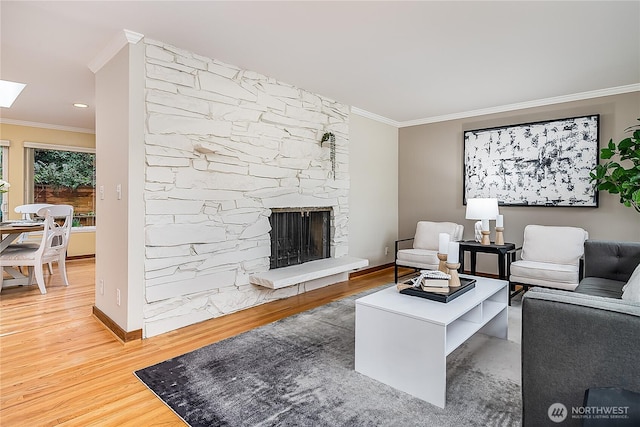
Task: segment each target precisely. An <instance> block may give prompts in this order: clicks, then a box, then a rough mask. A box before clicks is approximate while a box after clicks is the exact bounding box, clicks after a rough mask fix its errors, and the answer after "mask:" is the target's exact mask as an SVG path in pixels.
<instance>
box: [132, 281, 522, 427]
mask: <svg viewBox="0 0 640 427" xmlns="http://www.w3.org/2000/svg"><path fill="white" fill-rule="evenodd" d="M387 286H388V285H387ZM373 291H375V290H372V291H368V292H366V293H369V292H373ZM366 293H362V294H359V295H356V296H353V297H348V298H345V299H343V300H340V301H336V302H333V303H330V304H327V305H324V306H321V307H318V308H315V309H313V310H309V311H306V312H303V313H300V314H297V315H294V316H291V317H288V318H285V319H282V320H279V321H277V322H275V323H272V324H269V325H266V326H263V327H260V328H257V329H254V330H251V331H249V332H246V333H243V334H240V335H237V336H235V337H232V338H228V339H226V340H224V341H221V342H218V343H215V344H212V345H209V346H206V347H203V348H201V349H198V350H196V351H193V352H191V353H187V354H185V355H182V356H179V357H176V358H173V359H169V360H167V361H164V362H162V363H159V364H157V365H154V366H150V367H148V368H145V369H142V370H139V371H136V372H135V374H136V376H137V377H138V378H139V379H140V380H141V381H142V382H143V383H144V384H145V385H146V386H147V387H149V389H151V390H152V391H153V392H154V393H155V394H156V395H157V396H158V397H159V398H160V399H161V400H162V401H163V402H164V403H165V404H167V405H168V406H169V407H170V408H171V409H172V410H173V411H174V412H175V413H176V414H178V415H179V416H180V417H181V418H182V419H183V420H184V421H185V422H186V423H187V424H189V425H191V426H194V427H195V426H232V427H235V426H517V425H520V417H521V408H522V406H521V398H520V344H519V333H520V331H519V327H520V321H519V307H518V306H515V307H514V306H512V307H510V308H509V317H510V320H509V321H510V325H509V328H510V336H509V340H501V339H497V338H493V337H488V336H486V335H482V334H477V335H475V336H474V337H472V338H471V339H470V340H469V341H467V342H466V343H465V344H463V345H462V346H461V347H460V348H458V349H457V350H456V351H454V352H453V353H452V354H450V355H449V356H448V357H447V404H446V408H445V409H440V408H438V407H436V406H434V405H431V404H429V403H427V402H424V401H422V400H420V399H417V398H414V397H412V396H410V395H408V394H406V393H404V392H401V391H398V390H395V389H393V388H391V387H389V386H386V385H384V384H382V383H379V382H377V381H375V380H373V379H371V378H368V377H366V376H364V375H362V374H359V373H357V372H356V371H355V370H354V342H355V338H354V325H355V304H354V301H355V299H357V298H359V297H361V296H363V295H365V294H366ZM512 335H513V336H512ZM404 363H412V364H415V367H416V369H420V364H419V361H416V360H412V358H411V355H410V354H408V355H407V358H406V361H405V362H404Z"/></svg>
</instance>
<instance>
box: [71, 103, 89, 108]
mask: <svg viewBox="0 0 640 427" xmlns="http://www.w3.org/2000/svg"><path fill="white" fill-rule="evenodd" d="M73 106H74V107H78V108H88V107H89V106H88V105H87V104H81V103H80V102H76V103H75V104H73Z"/></svg>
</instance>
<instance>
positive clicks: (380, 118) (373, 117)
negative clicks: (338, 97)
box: [351, 107, 400, 127]
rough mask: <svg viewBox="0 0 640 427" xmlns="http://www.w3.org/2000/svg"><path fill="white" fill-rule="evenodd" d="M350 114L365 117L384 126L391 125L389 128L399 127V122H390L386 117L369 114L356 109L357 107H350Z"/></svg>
mask: <svg viewBox="0 0 640 427" xmlns="http://www.w3.org/2000/svg"><path fill="white" fill-rule="evenodd" d="M351 112H352V113H353V114H357V115H358V116H361V117H366V118H368V119H371V120H375V121H377V122H380V123H384V124H387V125H391V126H394V127H400V122H396V121H395V120H391V119H388V118H386V117H383V116H379V115H377V114H374V113H371V112H369V111H366V110H363V109H361V108H358V107H351Z"/></svg>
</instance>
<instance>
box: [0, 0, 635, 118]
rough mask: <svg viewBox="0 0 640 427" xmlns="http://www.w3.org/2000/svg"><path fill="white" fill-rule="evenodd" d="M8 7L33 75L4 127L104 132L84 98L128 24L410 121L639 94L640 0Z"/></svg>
mask: <svg viewBox="0 0 640 427" xmlns="http://www.w3.org/2000/svg"><path fill="white" fill-rule="evenodd" d="M0 15H1V16H0V17H1V33H0V36H1V39H0V41H1V48H2V51H1V63H0V78H2V79H4V80H13V81H18V82H22V83H27V87H26V88H25V90H24V91H23V93H22V94H21V95H20V97H19V98H18V99H17V101H16V102H15V103H14V105H13V107H11V108H10V109H6V108H2V109H0V114H1V117H2V120H3V121H5V122H12V121H13V122H15V121H24V122H35V123H43V124H52V125H58V126H66V127H73V128H82V129H94V113H95V112H94V110H93V108H92V107H90V108H88V109H85V110H80V109H76V108H74V107H72V106H71V104H72V103H74V102H84V103H88V104H89V105H93V104H94V96H95V95H94V77H93V73H92V72H91V71H90V70H89V68H88V64H89V63H90V62H91V61H92V60H94V59H95V58H96V57H97V56H99V54H100V53H101V52H103V51H104V49H105V47H107V46H108V45H109V43H110V42H111V41H112V40H113V39H114V38H116V37H117V36H118V35H119V34H122V30H123V29H127V30H131V31H135V32H138V33H142V34H144V35H145V36H146V37H149V38H153V39H155V40H159V41H162V42H165V43H169V44H172V45H174V46H177V47H179V48H183V49H186V50H189V51H192V52H195V53H197V54H200V55H203V56H206V57H209V58H215V59H219V60H221V61H223V62H226V63H229V64H233V65H236V66H239V67H241V68H244V69H247V70H253V71H257V72H259V73H262V74H265V75H267V76H271V77H274V78H276V79H278V80H281V81H283V82H287V83H290V84H293V85H296V86H299V87H301V88H304V89H307V90H310V91H312V92H316V93H320V94H323V95H325V96H328V97H331V98H334V99H336V100H338V101H340V102H343V103H346V104H348V105H351V106H354V107H357V108H358V109H360V110H364V113H366V112H369V113H372V114H373V115H378V116H381V117H382V118H385V119H387V121H388V122H390V123H393V124H396V125H399V126H402V125H407V124H412V123H416V122H420V121H430V120H431V121H433V120H438V119H442V118H448V117H455V116H456V115H461V114H468V112H472V111H477V110H482V111H492V109H499V108H503V109H504V108H505V107H504V106H509V105H513V104H518V105H520V104H523V103H525V104H526V103H531V102H533V101H535V102H538V101H540V100H547V99H549V98H555V99H564V98H558V97H565V98H566V97H569V98H571V97H580V96H589V95H590V94H592V92H594V91H595V92H594V93H596V94H597V93H615V92H625V91H634V90H639V89H640V1H627V2H612V1H602V2H594V1H570V2H540V1H535V2H505V1H499V2H485V1H472V2H458V1H453V2H451V1H450V2H399V1H387V2H337V1H331V2H308V1H299V2H268V1H260V2H247V1H235V2H221V1H220V2H213V1H138V2H131V1H110V2H98V1H72V2H63V1H44V2H38V1H35V2H34V1H7V0H2V1H1V3H0ZM585 93H586V94H585ZM638 93H639V94H640V92H638ZM576 94H581V95H576Z"/></svg>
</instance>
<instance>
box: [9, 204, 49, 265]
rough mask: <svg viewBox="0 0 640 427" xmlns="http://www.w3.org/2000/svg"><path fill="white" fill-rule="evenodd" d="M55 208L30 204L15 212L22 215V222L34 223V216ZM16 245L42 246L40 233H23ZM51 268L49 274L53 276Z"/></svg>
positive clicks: (16, 208)
mask: <svg viewBox="0 0 640 427" xmlns="http://www.w3.org/2000/svg"><path fill="white" fill-rule="evenodd" d="M50 206H53V205H52V204H51V203H28V204H26V205H19V206H16V207H15V208H14V209H13V210H14V212H16V213H20V214H22V220H24V221H33V220H35V218H34V215H36V214H37V213H38V211H39V210H40V209H42V208H48V207H50ZM16 244H24V245H31V246H32V247H36V248H37V247H38V246H40V233H22V234H21V235H20V237H18V239H17V240H16ZM47 266H48V268H49V274H53V267H52V265H51V263H48V264H47Z"/></svg>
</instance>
